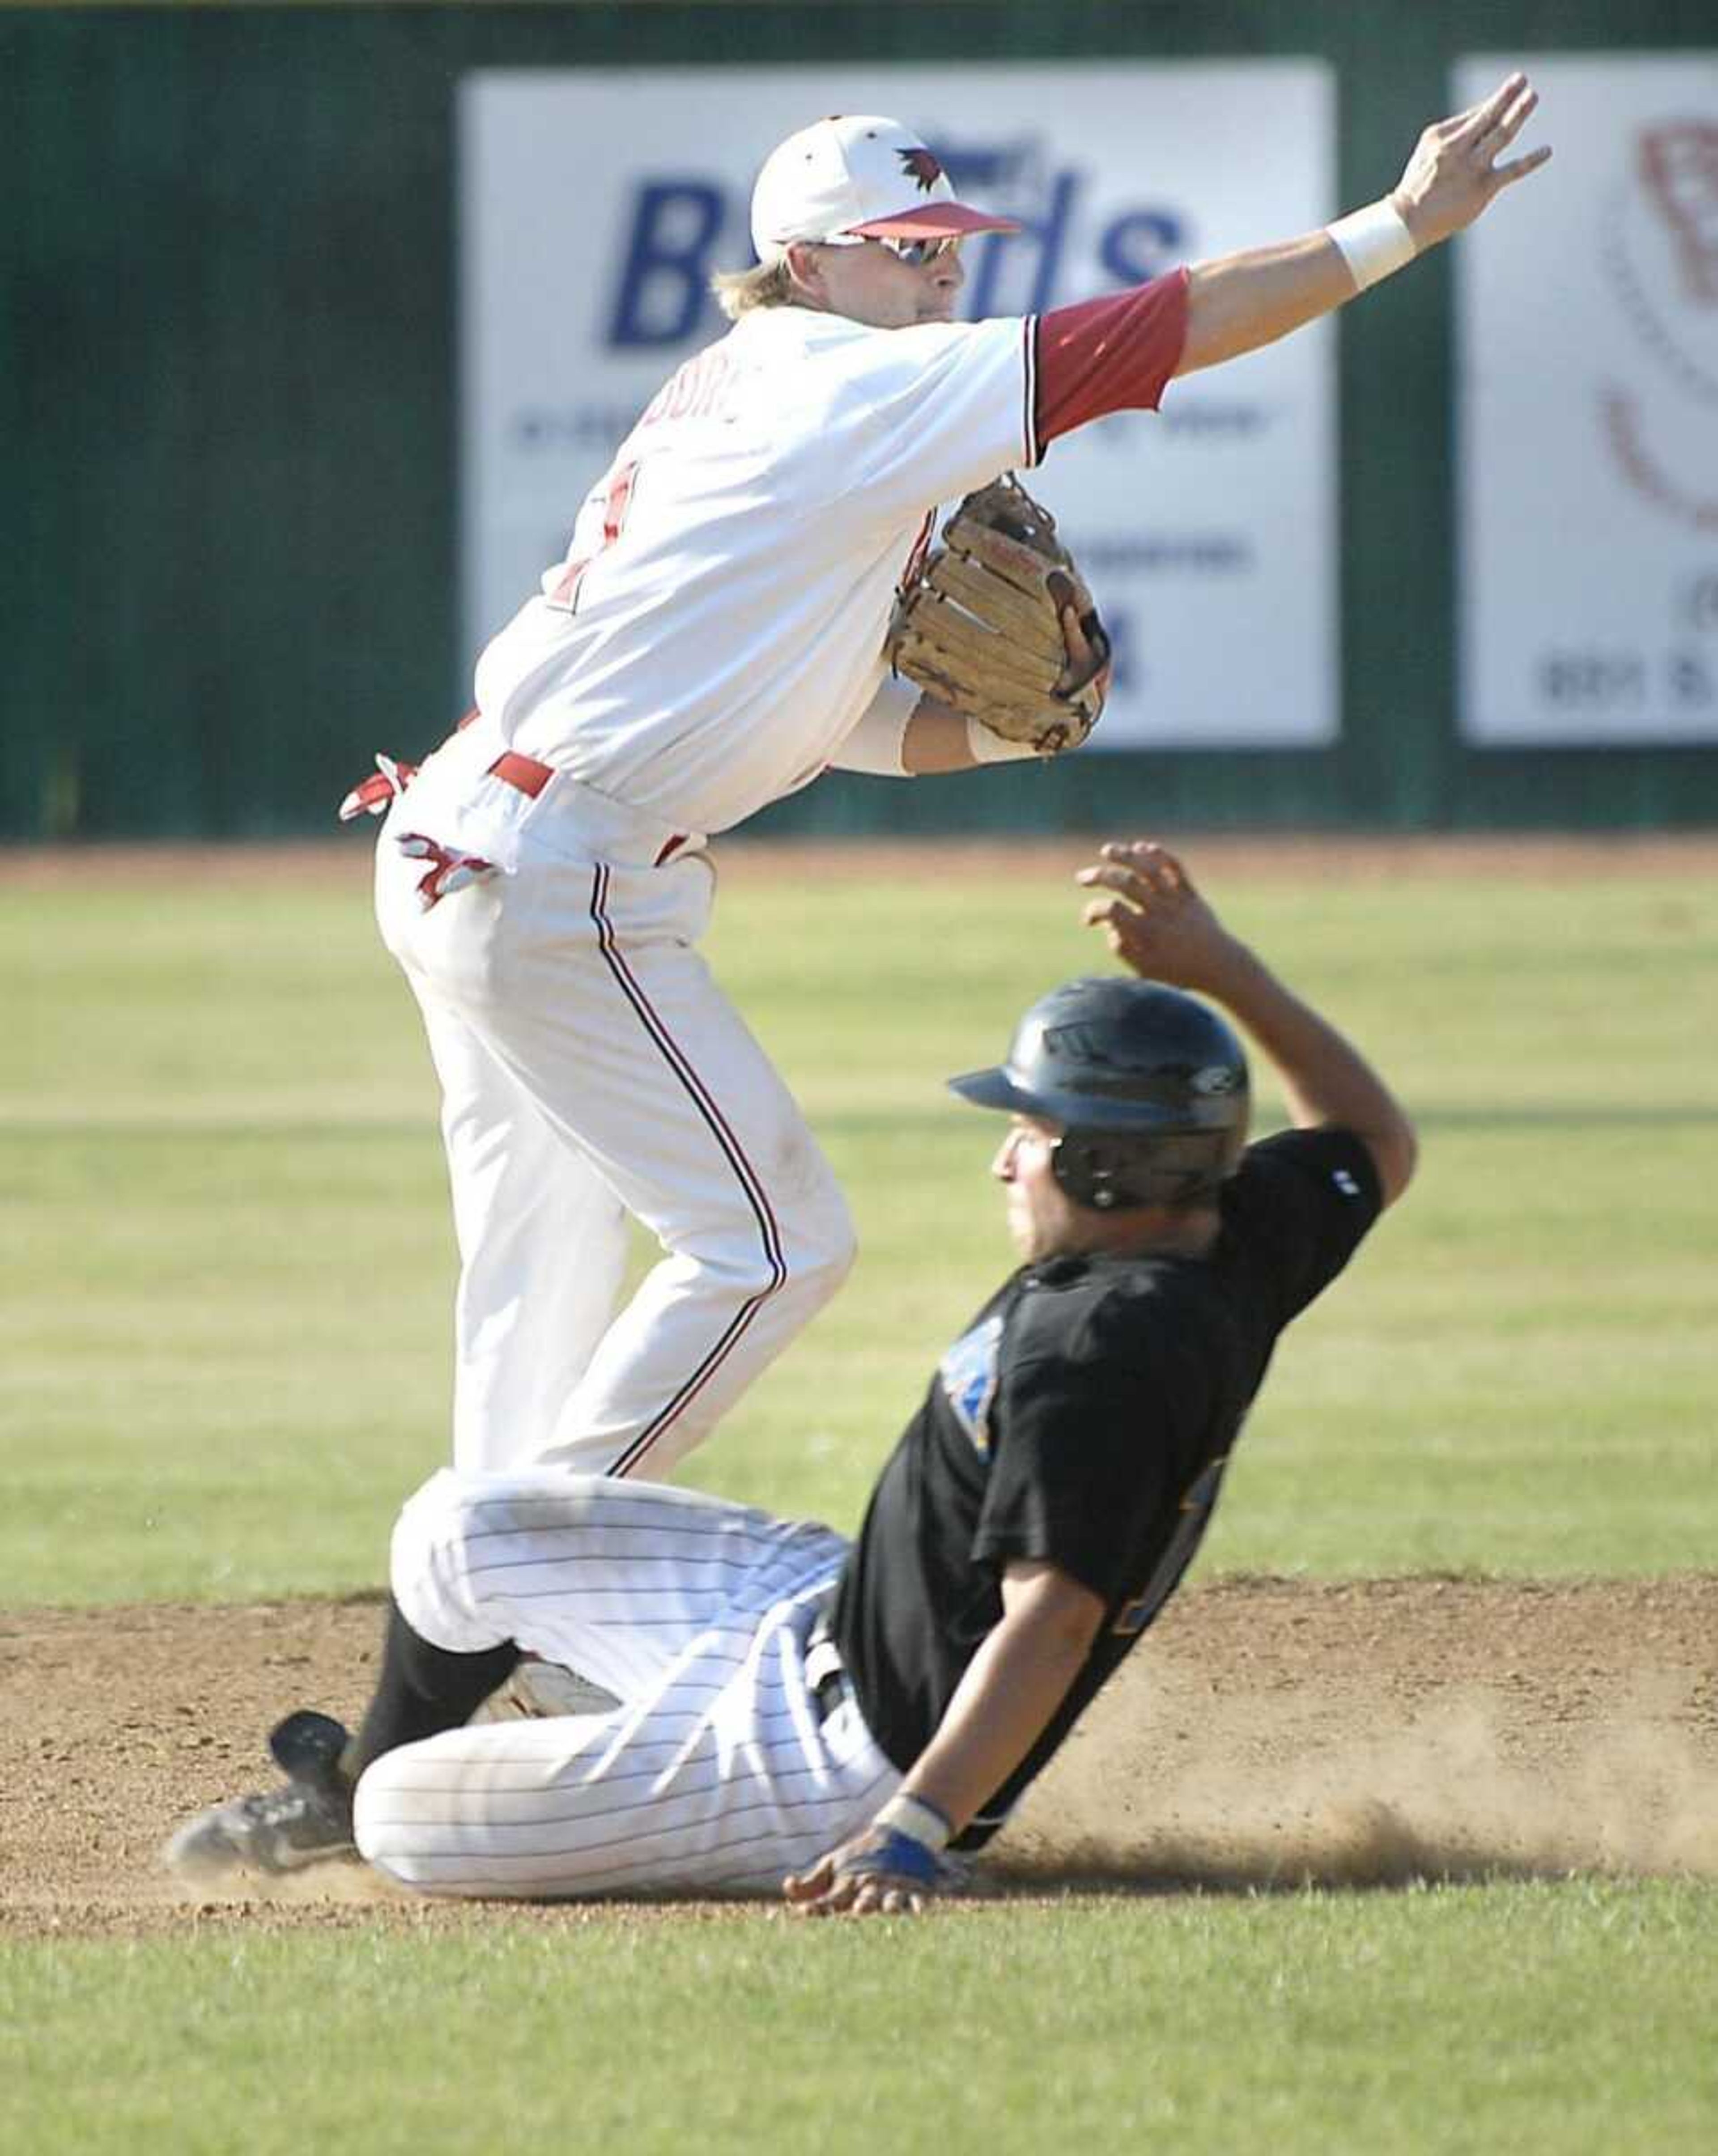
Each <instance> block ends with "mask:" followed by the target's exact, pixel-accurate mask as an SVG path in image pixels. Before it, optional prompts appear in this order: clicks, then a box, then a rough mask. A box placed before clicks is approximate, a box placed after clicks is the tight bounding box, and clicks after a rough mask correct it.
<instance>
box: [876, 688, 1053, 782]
mask: <svg viewBox="0 0 1718 2156" xmlns="http://www.w3.org/2000/svg"><path fill="white" fill-rule="evenodd" d="M1031 756H1032V750H1031V747H1029V746H1028V745H1027V744H1026V742H1005V741H1004V740H1003V739H1002V738H1001V737H1000V735H998V734H993V733H991V732H990V731H988V730H987V729H986V728H985V727H983V726H980V725H979V724H978V723H977V722H976V721H975V720H972V719H969V718H967V717H966V716H964V714H963V713H962V712H959V711H954V709H952V708H951V706H949V705H947V704H941V703H939V702H938V701H937V699H936V698H935V697H934V696H921V697H920V698H919V700H918V705H917V706H916V707H915V708H914V711H913V716H912V717H911V718H910V719H909V720H908V721H907V731H906V733H905V734H904V735H903V737H902V741H901V762H902V763H903V766H904V767H905V768H906V770H907V771H908V773H911V775H912V776H913V778H929V777H931V776H932V775H933V774H934V773H939V772H946V771H975V770H976V769H977V768H978V767H979V766H980V764H985V763H1016V762H1024V761H1027V760H1029V759H1031Z"/></svg>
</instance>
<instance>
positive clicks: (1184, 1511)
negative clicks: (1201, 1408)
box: [1109, 1453, 1228, 1640]
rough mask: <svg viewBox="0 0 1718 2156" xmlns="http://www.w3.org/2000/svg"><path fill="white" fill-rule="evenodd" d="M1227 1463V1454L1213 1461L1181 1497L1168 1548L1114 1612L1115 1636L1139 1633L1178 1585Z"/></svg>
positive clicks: (1201, 1537) (1128, 1637)
mask: <svg viewBox="0 0 1718 2156" xmlns="http://www.w3.org/2000/svg"><path fill="white" fill-rule="evenodd" d="M1227 1465H1228V1455H1227V1453H1226V1454H1225V1455H1223V1457H1222V1459H1221V1460H1212V1461H1211V1465H1210V1466H1208V1467H1207V1468H1206V1470H1205V1471H1204V1472H1203V1473H1202V1474H1201V1475H1200V1476H1198V1477H1197V1479H1196V1481H1194V1482H1193V1483H1192V1485H1191V1487H1190V1488H1189V1489H1188V1491H1187V1492H1186V1495H1185V1496H1183V1498H1182V1499H1181V1517H1180V1519H1179V1520H1178V1521H1177V1522H1175V1532H1174V1534H1173V1535H1171V1536H1170V1540H1169V1547H1168V1548H1166V1549H1165V1551H1164V1553H1163V1555H1162V1556H1161V1557H1160V1558H1159V1559H1158V1560H1157V1563H1155V1565H1154V1566H1153V1568H1152V1571H1151V1577H1150V1579H1148V1580H1147V1581H1146V1583H1145V1584H1144V1587H1142V1588H1141V1589H1140V1590H1139V1593H1138V1594H1136V1595H1135V1596H1134V1599H1132V1601H1130V1602H1124V1604H1122V1606H1121V1608H1120V1609H1118V1610H1117V1612H1116V1613H1115V1620H1114V1623H1113V1624H1112V1625H1111V1626H1110V1628H1109V1629H1110V1630H1111V1631H1112V1632H1113V1633H1114V1634H1115V1635H1116V1636H1117V1637H1118V1638H1119V1639H1124V1640H1125V1639H1132V1638H1133V1637H1134V1635H1136V1634H1138V1633H1140V1632H1143V1631H1144V1630H1145V1627H1146V1626H1147V1625H1149V1624H1150V1622H1151V1620H1152V1619H1153V1618H1154V1617H1155V1615H1156V1614H1157V1613H1158V1611H1159V1610H1160V1609H1162V1607H1163V1605H1164V1604H1165V1602H1167V1601H1168V1600H1169V1599H1170V1595H1172V1594H1174V1593H1175V1589H1176V1588H1177V1586H1178V1585H1179V1584H1180V1578H1181V1574H1182V1573H1184V1572H1185V1571H1186V1569H1187V1568H1188V1566H1189V1565H1190V1564H1191V1563H1192V1562H1193V1553H1194V1552H1195V1551H1196V1549H1197V1548H1198V1547H1199V1545H1200V1543H1201V1542H1202V1541H1203V1539H1204V1537H1205V1528H1206V1522H1207V1521H1208V1520H1209V1519H1210V1517H1211V1507H1213V1506H1214V1505H1215V1504H1216V1500H1217V1490H1218V1487H1219V1486H1220V1485H1221V1484H1222V1479H1223V1469H1224V1468H1225V1467H1226V1466H1227Z"/></svg>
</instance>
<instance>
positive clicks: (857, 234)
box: [842, 202, 1020, 239]
mask: <svg viewBox="0 0 1718 2156" xmlns="http://www.w3.org/2000/svg"><path fill="white" fill-rule="evenodd" d="M842 230H843V232H844V233H850V234H851V235H852V236H853V238H854V239H958V238H959V237H960V235H961V234H964V233H968V232H1018V231H1019V230H1020V226H1019V224H1018V223H1017V222H1016V220H1015V219H1014V218H1011V217H992V216H990V214H989V213H988V212H986V211H985V210H981V209H974V208H970V205H969V204H967V203H962V202H934V203H918V205H917V206H916V207H915V208H912V209H903V211H901V212H900V213H899V214H898V216H895V217H873V218H867V221H866V222H865V223H863V224H849V225H844V226H843V227H842Z"/></svg>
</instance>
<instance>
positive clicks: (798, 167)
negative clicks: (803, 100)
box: [752, 113, 1020, 263]
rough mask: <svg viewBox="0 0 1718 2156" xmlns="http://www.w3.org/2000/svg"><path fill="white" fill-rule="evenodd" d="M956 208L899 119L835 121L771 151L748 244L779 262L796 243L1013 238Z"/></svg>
mask: <svg viewBox="0 0 1718 2156" xmlns="http://www.w3.org/2000/svg"><path fill="white" fill-rule="evenodd" d="M1019 229H1020V227H1019V225H1018V224H1016V223H1015V221H1014V219H1013V218H1008V217H991V216H990V215H989V214H988V213H986V212H985V211H984V210H981V209H974V208H972V206H971V205H970V203H964V202H960V201H958V200H957V199H956V198H955V194H954V187H953V186H952V185H951V184H950V182H949V176H948V174H947V173H946V172H944V170H943V167H942V165H941V163H940V162H939V160H938V158H937V156H936V153H935V152H934V151H931V150H928V149H927V148H926V147H925V146H924V144H923V142H921V141H919V139H918V136H916V135H913V134H909V133H908V131H907V129H906V128H904V127H903V126H902V125H901V123H900V121H898V120H883V119H880V118H878V117H877V115H875V114H860V115H857V116H855V115H851V114H845V113H837V114H836V115H834V116H833V117H832V118H831V119H828V120H820V121H816V122H815V124H814V125H813V126H810V127H802V128H801V129H800V131H799V133H798V134H797V135H790V136H789V137H788V138H787V140H786V141H785V142H783V143H781V144H779V146H777V147H776V148H775V149H774V150H772V151H770V153H769V156H768V157H766V158H765V159H764V169H763V170H762V171H761V172H759V175H758V183H757V185H756V186H755V187H754V188H753V190H752V244H753V245H754V247H755V248H756V249H757V250H758V259H759V261H760V262H764V263H769V262H779V260H780V259H781V258H782V256H783V255H784V254H786V252H787V250H788V247H789V244H790V242H792V241H794V240H795V239H815V240H834V241H837V242H839V241H843V240H846V241H857V240H861V239H950V238H957V237H959V235H960V234H964V233H969V232H1018V231H1019Z"/></svg>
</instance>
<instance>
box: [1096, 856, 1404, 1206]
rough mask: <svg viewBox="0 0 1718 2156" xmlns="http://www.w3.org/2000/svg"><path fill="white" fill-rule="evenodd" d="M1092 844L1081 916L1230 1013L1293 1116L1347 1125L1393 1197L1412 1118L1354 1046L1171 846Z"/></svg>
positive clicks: (1149, 973) (1155, 972) (1141, 967)
mask: <svg viewBox="0 0 1718 2156" xmlns="http://www.w3.org/2000/svg"><path fill="white" fill-rule="evenodd" d="M1076 880H1077V881H1078V882H1080V883H1082V884H1084V885H1086V886H1087V887H1088V889H1089V890H1094V891H1098V893H1099V896H1097V897H1095V898H1093V899H1092V900H1091V901H1089V903H1088V905H1087V907H1086V911H1085V918H1086V921H1087V922H1088V925H1089V926H1090V927H1095V928H1102V929H1103V932H1104V935H1105V937H1106V938H1107V939H1108V944H1109V947H1110V949H1111V950H1112V951H1114V952H1115V954H1116V956H1117V957H1119V959H1121V961H1122V962H1123V963H1124V965H1128V966H1131V967H1132V968H1133V969H1134V972H1135V973H1139V974H1143V975H1144V976H1145V977H1147V978H1150V979H1151V980H1155V981H1166V982H1167V983H1169V984H1170V987H1172V988H1191V989H1194V990H1196V992H1197V993H1200V994H1201V995H1206V996H1209V997H1210V998H1211V1000H1212V1001H1213V1002H1214V1003H1218V1004H1222V1005H1223V1007H1224V1008H1225V1009H1227V1010H1228V1011H1229V1012H1231V1013H1232V1014H1233V1016H1235V1017H1236V1018H1237V1019H1240V1021H1241V1023H1242V1024H1243V1025H1244V1026H1245V1027H1246V1029H1247V1031H1248V1032H1249V1033H1250V1034H1252V1037H1253V1039H1255V1040H1256V1041H1257V1042H1258V1045H1259V1046H1260V1047H1261V1048H1262V1049H1263V1050H1264V1052H1265V1054H1266V1055H1268V1056H1269V1058H1270V1060H1271V1061H1272V1062H1273V1064H1274V1065H1276V1068H1277V1071H1278V1075H1279V1076H1280V1077H1281V1079H1282V1081H1283V1091H1284V1092H1285V1093H1286V1094H1287V1096H1288V1100H1289V1115H1290V1116H1291V1117H1292V1118H1293V1119H1294V1123H1295V1124H1296V1126H1297V1127H1299V1128H1300V1129H1302V1130H1310V1129H1314V1128H1316V1127H1319V1125H1321V1124H1325V1123H1335V1124H1340V1126H1341V1127H1342V1128H1343V1129H1344V1130H1349V1131H1352V1132H1354V1134H1355V1137H1357V1138H1359V1139H1360V1141H1361V1143H1362V1144H1363V1145H1364V1146H1365V1147H1366V1150H1367V1152H1369V1153H1371V1156H1372V1163H1373V1165H1374V1167H1375V1168H1376V1169H1377V1171H1378V1182H1379V1184H1380V1187H1381V1190H1382V1193H1383V1199H1384V1203H1385V1204H1386V1205H1389V1204H1393V1203H1394V1202H1395V1200H1396V1199H1398V1198H1400V1197H1401V1195H1402V1192H1403V1191H1404V1190H1405V1189H1407V1185H1408V1181H1409V1178H1411V1177H1412V1174H1413V1172H1414V1158H1415V1152H1416V1145H1415V1139H1414V1132H1413V1126H1412V1124H1411V1123H1410V1122H1408V1119H1407V1116H1405V1115H1404V1114H1403V1113H1402V1109H1401V1108H1400V1106H1398V1105H1397V1101H1396V1099H1395V1097H1394V1096H1393V1095H1392V1094H1391V1091H1390V1090H1389V1088H1388V1087H1387V1086H1386V1085H1385V1083H1384V1081H1383V1080H1382V1079H1381V1078H1380V1077H1379V1075H1378V1074H1377V1072H1376V1071H1375V1070H1373V1069H1372V1067H1371V1065H1370V1064H1369V1063H1368V1062H1367V1061H1366V1059H1365V1057H1364V1056H1362V1055H1361V1053H1360V1050H1358V1049H1357V1048H1355V1046H1354V1045H1353V1044H1352V1043H1351V1042H1350V1041H1349V1040H1347V1039H1345V1038H1344V1037H1343V1035H1342V1034H1340V1033H1339V1032H1338V1031H1337V1030H1336V1029H1335V1026H1333V1025H1332V1024H1330V1021H1329V1019H1325V1018H1322V1017H1320V1015H1319V1013H1318V1012H1317V1011H1315V1010H1314V1009H1313V1008H1312V1007H1311V1005H1310V1004H1305V1003H1303V1002H1302V1001H1301V999H1300V998H1299V996H1297V995H1295V994H1294V993H1293V992H1292V991H1291V990H1290V989H1289V988H1285V987H1284V986H1283V983H1282V982H1281V981H1279V980H1278V978H1277V977H1276V975H1275V974H1274V973H1272V971H1271V969H1270V968H1269V967H1268V966H1267V965H1266V964H1265V962H1264V961H1263V959H1262V958H1260V957H1258V956H1257V955H1256V953H1254V952H1252V951H1251V950H1249V949H1248V948H1247V946H1246V944H1244V943H1242V942H1241V941H1240V940H1239V938H1238V937H1234V936H1232V935H1231V934H1230V933H1229V932H1228V930H1227V928H1225V927H1223V925H1222V921H1219V920H1218V919H1217V916H1216V914H1215V913H1214V912H1213V911H1211V907H1210V906H1208V905H1207V904H1206V901H1205V900H1204V899H1203V898H1202V897H1201V896H1200V894H1199V892H1198V891H1196V890H1195V888H1194V886H1193V880H1192V878H1191V876H1190V875H1188V874H1187V871H1186V869H1184V868H1183V867H1182V865H1181V864H1180V861H1178V860H1176V859H1175V855H1173V854H1171V853H1168V852H1166V851H1165V850H1164V848H1163V847H1161V846H1157V845H1152V844H1149V843H1148V842H1146V841H1145V840H1143V839H1140V840H1136V841H1134V842H1133V843H1131V844H1124V845H1109V846H1105V847H1103V849H1102V858H1101V859H1100V860H1098V861H1096V862H1094V863H1093V865H1092V866H1091V867H1089V868H1084V869H1082V870H1080V871H1079V874H1078V877H1077V879H1076Z"/></svg>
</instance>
